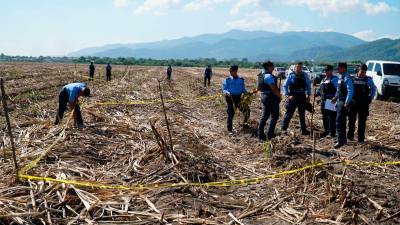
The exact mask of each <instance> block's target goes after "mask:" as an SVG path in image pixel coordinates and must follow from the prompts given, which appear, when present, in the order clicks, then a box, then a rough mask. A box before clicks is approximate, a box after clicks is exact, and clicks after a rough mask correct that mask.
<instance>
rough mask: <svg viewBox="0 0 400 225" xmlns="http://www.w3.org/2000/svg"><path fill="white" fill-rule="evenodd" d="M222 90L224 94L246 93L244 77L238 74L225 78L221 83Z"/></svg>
mask: <svg viewBox="0 0 400 225" xmlns="http://www.w3.org/2000/svg"><path fill="white" fill-rule="evenodd" d="M222 90H223V92H224V93H225V94H231V95H241V94H246V93H247V90H246V87H245V85H244V79H243V78H241V77H239V76H238V77H236V78H233V77H232V76H229V77H228V78H226V79H225V80H224V83H223V85H222Z"/></svg>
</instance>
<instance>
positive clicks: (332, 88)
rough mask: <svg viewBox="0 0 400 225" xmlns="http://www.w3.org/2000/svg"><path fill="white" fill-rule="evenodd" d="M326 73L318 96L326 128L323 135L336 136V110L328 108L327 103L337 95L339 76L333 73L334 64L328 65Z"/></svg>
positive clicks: (318, 90)
mask: <svg viewBox="0 0 400 225" xmlns="http://www.w3.org/2000/svg"><path fill="white" fill-rule="evenodd" d="M325 74H326V76H325V78H324V79H323V80H322V81H321V84H320V86H319V89H317V96H320V97H321V114H322V121H323V125H324V130H325V131H324V133H322V134H321V137H326V136H327V135H329V134H330V136H331V137H336V111H332V110H329V109H326V108H325V103H326V101H327V100H332V99H333V98H334V97H335V94H336V89H337V87H338V81H339V78H338V77H337V76H334V75H333V66H331V65H328V66H326V68H325Z"/></svg>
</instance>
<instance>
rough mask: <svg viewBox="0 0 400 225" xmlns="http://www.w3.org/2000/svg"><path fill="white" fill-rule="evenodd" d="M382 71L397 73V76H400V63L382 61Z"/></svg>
mask: <svg viewBox="0 0 400 225" xmlns="http://www.w3.org/2000/svg"><path fill="white" fill-rule="evenodd" d="M383 71H384V72H385V75H397V76H400V64H394V63H384V64H383Z"/></svg>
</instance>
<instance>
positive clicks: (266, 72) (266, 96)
mask: <svg viewBox="0 0 400 225" xmlns="http://www.w3.org/2000/svg"><path fill="white" fill-rule="evenodd" d="M262 66H263V71H262V72H261V79H259V80H258V88H257V89H258V91H260V93H261V103H262V106H263V109H262V113H261V116H260V122H259V125H258V138H259V139H260V140H261V141H265V140H267V139H268V140H271V139H272V138H274V137H275V126H276V123H277V122H278V118H279V102H280V101H281V93H280V91H279V88H278V86H277V85H278V83H277V81H278V78H277V77H275V76H274V75H273V74H272V72H273V71H274V68H275V66H274V64H273V63H272V62H271V61H267V62H264V63H263V65H262ZM270 116H271V120H270V122H269V127H268V134H267V136H265V133H264V127H265V124H266V122H267V120H268V118H269V117H270Z"/></svg>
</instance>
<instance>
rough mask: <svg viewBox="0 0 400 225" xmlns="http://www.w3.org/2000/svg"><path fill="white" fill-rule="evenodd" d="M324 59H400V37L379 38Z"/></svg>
mask: <svg viewBox="0 0 400 225" xmlns="http://www.w3.org/2000/svg"><path fill="white" fill-rule="evenodd" d="M321 58H322V59H324V60H336V61H337V60H361V61H367V60H370V59H379V60H395V61H400V39H397V40H391V39H388V38H384V39H379V40H376V41H372V42H369V43H365V44H362V45H358V46H354V47H352V48H348V49H345V50H343V51H340V52H337V53H334V54H328V55H325V56H322V57H321Z"/></svg>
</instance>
